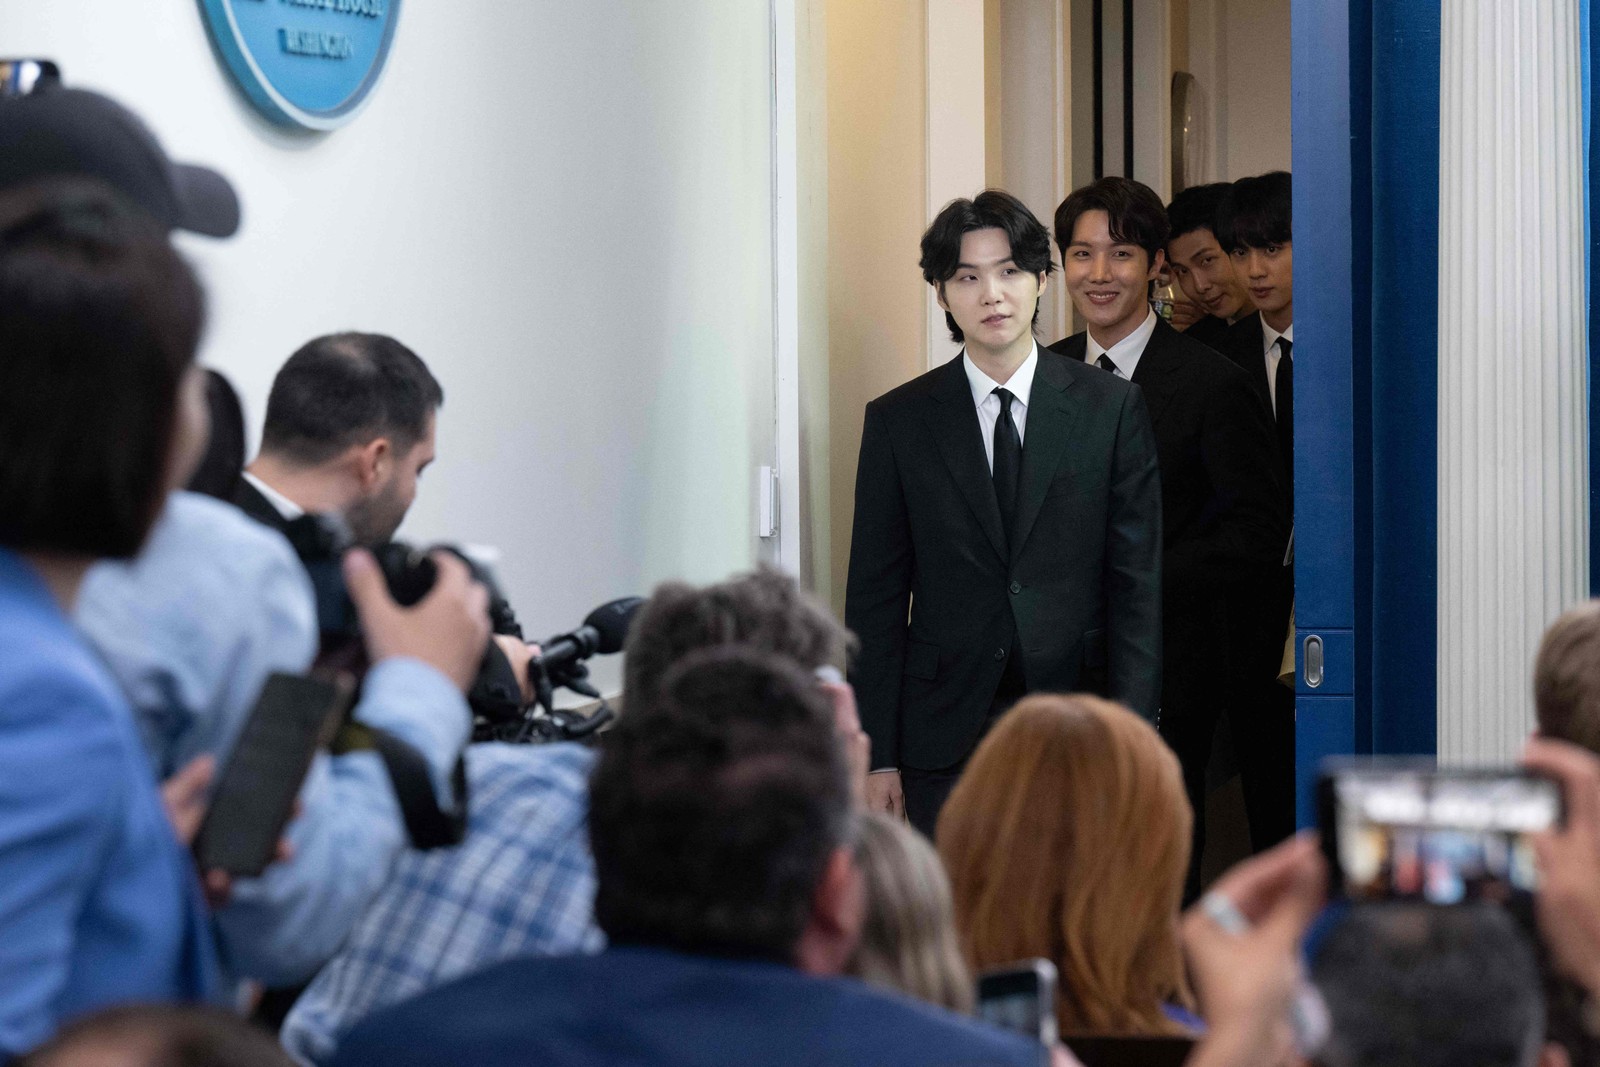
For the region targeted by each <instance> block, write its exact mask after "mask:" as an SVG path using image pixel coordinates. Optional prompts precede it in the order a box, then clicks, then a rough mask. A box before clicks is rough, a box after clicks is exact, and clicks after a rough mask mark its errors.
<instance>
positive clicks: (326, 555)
mask: <svg viewBox="0 0 1600 1067" xmlns="http://www.w3.org/2000/svg"><path fill="white" fill-rule="evenodd" d="M284 534H285V536H287V537H288V538H289V543H290V544H292V545H293V546H294V549H295V552H296V553H298V555H299V556H300V561H301V563H302V564H303V565H304V566H305V568H306V572H307V573H308V574H309V575H310V576H311V585H312V588H313V590H314V591H315V595H316V604H317V622H318V625H319V628H320V629H321V631H322V652H321V655H320V656H319V662H321V663H322V664H324V665H326V666H329V667H332V668H334V669H338V670H348V671H351V672H354V673H356V674H360V673H362V672H364V671H365V669H366V667H367V663H366V649H365V646H364V645H363V643H362V640H361V627H360V620H359V619H358V618H357V616H356V610H355V605H354V604H353V603H352V602H351V600H350V594H349V592H348V591H347V590H346V589H345V584H344V572H343V570H342V568H341V561H342V560H343V558H344V554H345V552H346V551H348V550H349V549H350V548H351V547H352V545H353V543H354V542H353V539H352V538H351V536H350V531H349V528H348V527H347V526H345V524H344V522H343V520H341V519H340V518H338V517H337V516H333V515H304V516H301V517H300V518H298V519H295V520H293V521H292V522H290V523H289V524H288V526H287V527H286V528H285V530H284ZM438 548H440V549H442V550H444V551H446V552H450V553H452V554H453V555H455V556H456V557H458V558H459V559H461V560H462V561H463V562H464V563H466V565H467V567H468V569H469V570H471V572H472V576H473V577H474V578H475V579H477V580H478V581H479V582H481V583H482V584H483V586H484V588H486V589H487V590H488V591H489V626H490V629H491V630H492V631H493V632H494V633H496V634H504V635H508V636H511V637H515V638H517V640H519V641H520V640H524V638H523V635H522V626H521V625H520V624H519V623H518V622H517V616H516V612H514V611H512V610H511V605H510V603H508V602H507V600H506V598H505V597H504V595H502V594H501V592H500V589H499V586H498V585H497V584H496V582H495V580H494V576H493V575H492V574H491V573H490V572H489V570H488V568H486V567H484V566H483V565H482V564H480V563H478V562H476V561H474V560H473V559H472V558H471V557H469V556H467V555H466V554H464V553H463V552H462V551H461V550H460V549H458V548H454V547H452V546H449V545H440V546H438ZM370 551H371V552H372V555H373V558H374V559H375V560H377V563H378V568H379V570H381V571H382V572H383V577H384V581H385V583H386V584H387V585H388V587H389V595H390V596H392V597H393V598H394V599H395V602H396V603H398V604H399V605H401V606H402V607H410V606H412V605H414V604H416V603H417V602H418V601H420V600H421V599H422V598H423V597H425V596H427V595H428V591H429V590H430V589H432V588H433V583H434V582H435V580H437V578H438V576H439V569H438V567H437V565H435V563H434V562H433V559H432V558H431V556H430V555H429V553H428V552H425V551H422V550H419V549H416V548H413V547H411V546H410V545H407V544H404V543H402V542H399V541H390V542H388V543H386V544H382V545H378V546H377V547H375V548H371V549H370ZM643 603H644V601H643V599H642V598H640V597H625V598H623V599H621V600H613V601H611V602H610V603H607V604H602V605H601V606H600V607H598V608H596V609H595V610H594V611H592V612H590V613H589V617H588V618H586V619H585V620H584V622H583V625H582V626H580V627H578V629H576V630H573V631H572V632H570V633H564V634H557V635H556V636H554V637H550V638H547V639H545V640H544V641H543V642H541V643H540V647H541V654H540V655H538V656H535V657H534V658H533V660H532V661H531V662H530V664H529V667H528V671H529V679H528V680H529V682H530V686H531V688H532V690H533V693H534V705H533V707H531V708H524V707H523V704H522V686H521V682H522V680H521V679H519V678H518V677H517V675H516V671H515V669H514V668H513V667H512V666H511V662H510V661H509V660H508V659H506V656H505V653H504V652H502V651H501V650H500V647H499V646H498V645H496V644H495V643H494V642H490V643H489V647H488V649H487V650H486V651H485V653H484V657H483V663H482V664H481V665H480V666H479V668H478V675H477V677H476V678H475V679H474V681H473V683H472V688H471V690H470V691H469V692H468V693H467V703H468V704H469V705H470V706H471V708H472V715H473V740H475V741H513V742H525V743H538V742H544V741H573V740H583V739H587V738H590V737H592V736H593V735H594V734H595V733H596V732H597V731H599V729H600V728H601V727H602V726H604V725H605V724H606V723H608V722H610V721H611V719H612V718H613V717H614V713H613V712H612V710H611V708H610V707H609V706H608V705H607V704H606V703H605V701H604V700H603V699H602V698H601V696H600V693H599V692H598V691H597V690H595V689H594V688H593V687H592V686H591V685H589V684H588V668H587V667H586V665H585V663H584V661H585V660H587V659H588V658H589V657H591V656H594V655H596V654H602V655H604V654H609V653H613V652H620V651H622V645H623V642H624V640H625V639H626V638H627V635H628V627H629V626H630V625H631V624H632V622H633V616H634V613H635V612H637V611H638V609H639V606H640V605H641V604H643ZM557 688H562V689H570V690H572V691H573V692H575V693H579V694H582V695H584V696H589V697H592V698H594V699H596V700H599V701H600V708H599V710H598V711H596V712H595V713H594V714H591V715H587V716H585V715H582V714H579V713H576V712H572V711H568V710H566V709H562V708H557V707H555V705H554V691H555V690H556V689H557Z"/></svg>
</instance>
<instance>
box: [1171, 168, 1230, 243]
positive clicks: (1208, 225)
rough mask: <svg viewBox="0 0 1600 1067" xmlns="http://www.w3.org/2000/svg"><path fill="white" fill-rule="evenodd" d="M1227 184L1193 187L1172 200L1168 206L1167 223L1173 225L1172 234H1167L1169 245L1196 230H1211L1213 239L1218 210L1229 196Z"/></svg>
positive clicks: (1215, 231)
mask: <svg viewBox="0 0 1600 1067" xmlns="http://www.w3.org/2000/svg"><path fill="white" fill-rule="evenodd" d="M1228 189H1229V185H1228V183H1227V182H1212V183H1211V184H1209V185H1191V186H1190V187H1189V188H1187V189H1185V190H1184V191H1183V192H1181V193H1179V194H1178V195H1177V196H1175V197H1173V198H1172V203H1170V204H1168V205H1167V222H1168V223H1170V224H1171V232H1169V233H1168V234H1167V243H1168V244H1171V243H1172V242H1173V241H1175V240H1177V239H1178V238H1179V237H1182V236H1183V235H1184V234H1186V233H1193V232H1195V231H1196V230H1210V231H1211V235H1212V236H1213V237H1215V236H1216V233H1217V208H1218V207H1220V206H1221V205H1222V201H1223V198H1224V197H1226V196H1227V195H1228Z"/></svg>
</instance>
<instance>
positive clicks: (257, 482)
mask: <svg viewBox="0 0 1600 1067" xmlns="http://www.w3.org/2000/svg"><path fill="white" fill-rule="evenodd" d="M244 480H245V481H247V482H249V483H250V484H251V485H252V486H253V487H254V488H255V491H256V492H258V493H260V494H261V495H262V496H264V497H266V498H267V503H269V504H271V505H272V506H273V507H275V508H277V509H278V514H279V515H282V516H283V517H284V518H285V519H298V518H299V517H300V516H302V515H304V514H305V513H306V509H305V508H303V507H301V506H300V505H299V504H296V503H295V502H294V501H293V500H290V499H289V498H288V497H286V496H284V495H283V494H282V493H280V492H278V491H277V490H276V489H274V488H272V486H270V485H268V484H267V483H266V482H264V481H262V480H261V479H260V478H257V477H256V476H255V475H254V474H251V473H250V472H249V471H245V472H244Z"/></svg>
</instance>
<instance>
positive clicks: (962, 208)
mask: <svg viewBox="0 0 1600 1067" xmlns="http://www.w3.org/2000/svg"><path fill="white" fill-rule="evenodd" d="M988 229H997V230H1002V231H1004V233H1005V235H1006V239H1007V240H1009V241H1010V242H1011V259H1012V262H1014V263H1016V265H1017V266H1018V267H1020V268H1021V269H1022V270H1025V271H1027V272H1029V273H1030V274H1050V273H1052V272H1053V271H1054V270H1055V269H1056V265H1055V263H1054V262H1052V261H1051V259H1050V231H1049V230H1046V229H1045V228H1044V223H1042V222H1040V221H1039V220H1038V218H1037V217H1036V216H1035V215H1034V213H1033V212H1031V211H1029V210H1028V206H1027V205H1026V204H1024V203H1023V202H1022V201H1021V200H1018V199H1017V198H1016V197H1014V196H1012V195H1011V194H1010V193H1008V192H1005V191H1003V190H1000V189H985V190H984V191H983V192H981V193H979V194H978V195H977V196H975V197H973V198H972V199H971V200H966V199H961V200H952V201H950V202H949V203H948V204H946V205H945V206H944V210H942V211H940V212H939V215H938V217H937V218H935V219H934V220H933V224H932V225H931V226H929V227H928V230H927V232H926V233H924V234H923V235H922V261H921V266H922V277H923V278H924V279H925V280H926V281H927V282H928V284H929V285H931V286H933V287H934V288H936V289H938V290H939V295H940V296H943V295H944V283H945V282H947V281H949V280H950V279H951V278H953V277H955V274H956V268H957V267H958V266H959V265H960V263H961V238H962V237H963V236H964V235H966V234H968V233H971V232H972V231H973V230H988ZM944 321H945V325H947V326H949V327H950V339H951V340H952V341H954V342H956V343H957V344H960V343H962V342H963V341H965V340H966V337H965V336H964V335H963V334H962V332H961V327H959V326H957V325H956V320H955V316H953V315H951V314H950V313H949V312H948V311H946V312H945V313H944ZM1033 321H1034V322H1035V323H1037V322H1038V321H1039V308H1038V305H1035V306H1034V309H1033Z"/></svg>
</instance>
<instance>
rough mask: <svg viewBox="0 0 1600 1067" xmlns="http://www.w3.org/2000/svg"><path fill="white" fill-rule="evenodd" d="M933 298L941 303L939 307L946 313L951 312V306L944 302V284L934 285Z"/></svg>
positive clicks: (937, 283)
mask: <svg viewBox="0 0 1600 1067" xmlns="http://www.w3.org/2000/svg"><path fill="white" fill-rule="evenodd" d="M933 298H934V299H935V300H937V301H939V307H941V308H943V309H944V310H945V311H949V310H950V305H949V304H946V303H945V302H944V282H934V283H933Z"/></svg>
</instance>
